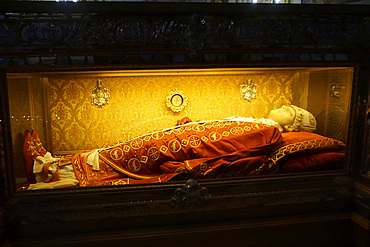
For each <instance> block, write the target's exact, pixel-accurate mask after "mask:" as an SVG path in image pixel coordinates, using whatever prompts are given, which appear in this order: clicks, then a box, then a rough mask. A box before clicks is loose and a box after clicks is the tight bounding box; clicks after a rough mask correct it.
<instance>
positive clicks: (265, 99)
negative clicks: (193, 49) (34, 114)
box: [49, 71, 294, 153]
mask: <svg viewBox="0 0 370 247" xmlns="http://www.w3.org/2000/svg"><path fill="white" fill-rule="evenodd" d="M98 78H99V79H100V80H101V81H102V82H103V85H104V87H105V88H108V89H109V90H110V92H111V97H110V99H109V104H108V105H105V106H104V108H97V107H95V106H92V105H91V98H90V95H91V89H93V88H94V87H95V86H96V81H97V79H98ZM248 79H252V80H253V81H254V82H255V83H256V84H257V85H258V97H257V99H255V100H253V101H251V102H244V101H243V100H242V99H241V95H240V85H242V84H243V83H244V82H245V81H247V80H248ZM293 80H294V72H268V73H266V72H263V73H262V72H256V73H248V74H245V73H244V74H243V73H236V74H232V73H231V72H230V71H228V73H225V74H222V73H215V74H211V73H204V74H201V73H198V74H196V75H192V74H191V73H187V74H184V73H178V72H173V73H172V72H167V73H166V74H163V75H162V74H160V73H159V74H155V75H151V76H142V75H140V73H136V74H134V75H126V76H117V75H115V76H110V74H109V73H107V74H104V75H102V76H99V77H97V76H87V75H85V74H82V75H73V74H70V75H64V76H49V85H50V87H49V95H50V96H49V102H50V113H51V134H52V147H53V150H51V151H52V152H53V153H63V152H64V151H67V152H68V151H76V150H89V149H94V148H100V147H103V146H107V145H111V144H113V143H117V142H122V141H124V140H129V139H131V138H134V137H135V136H138V135H142V134H145V133H150V132H153V131H157V130H160V129H164V128H168V127H171V126H174V125H175V124H176V122H177V121H178V120H179V119H181V118H183V117H186V116H188V117H190V118H191V119H193V120H194V121H198V120H214V119H223V118H226V117H230V116H245V117H256V118H262V117H267V115H268V112H269V111H270V110H271V109H274V108H278V107H280V106H281V105H283V104H290V103H291V102H292V99H293V94H292V84H293ZM174 89H178V90H181V91H183V92H184V94H185V95H186V96H187V97H188V105H187V106H186V108H185V109H184V110H183V111H181V112H179V113H174V112H173V111H172V110H171V109H169V108H168V107H167V106H166V97H167V96H168V93H169V92H171V91H172V90H174Z"/></svg>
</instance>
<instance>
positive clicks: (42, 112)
mask: <svg viewBox="0 0 370 247" xmlns="http://www.w3.org/2000/svg"><path fill="white" fill-rule="evenodd" d="M352 77H353V68H350V67H330V68H328V67H322V68H259V69H257V68H253V69H248V68H245V69H241V68H237V69H197V70H190V69H181V70H140V71H139V70H137V71H134V70H133V71H107V72H99V71H90V72H63V73H62V72H59V73H58V72H53V73H32V74H25V73H9V74H8V94H9V105H10V115H11V128H12V138H13V148H14V157H13V159H14V160H13V162H14V164H13V166H14V171H15V177H16V181H17V187H21V186H22V185H24V186H25V187H27V186H28V184H24V183H26V182H27V180H29V176H30V174H29V172H30V166H29V165H28V166H27V157H23V153H24V151H25V150H28V151H30V150H31V151H32V147H30V145H28V146H24V143H26V144H27V142H25V139H26V138H27V136H26V134H27V133H28V132H30V133H32V131H33V130H36V131H37V133H38V137H39V139H40V143H35V146H34V147H35V148H36V149H35V150H36V151H37V148H40V146H37V145H41V144H42V146H43V147H44V148H45V149H46V150H47V151H49V152H50V153H51V154H52V155H54V158H55V157H57V158H58V159H59V158H61V157H64V155H69V154H76V153H79V152H82V151H91V150H95V149H100V148H103V147H107V146H110V147H111V146H112V145H113V144H116V143H124V144H125V145H122V146H121V147H120V149H119V150H118V151H117V150H116V152H115V153H114V155H113V154H112V153H111V154H110V155H111V157H113V158H117V159H118V158H120V159H121V160H123V161H124V160H125V158H124V157H123V156H122V155H123V154H124V153H125V152H126V151H127V152H129V151H128V150H131V151H132V152H133V153H132V155H133V156H132V157H130V158H127V157H126V159H127V160H126V161H125V162H126V163H127V164H126V165H127V166H126V168H127V169H130V170H131V171H129V172H126V173H125V176H124V177H130V176H131V177H130V179H132V178H133V179H134V180H138V179H139V180H140V178H138V177H137V176H136V175H135V174H136V173H135V172H137V169H139V168H142V167H144V166H145V165H147V164H148V160H150V159H152V160H155V152H154V151H157V154H162V153H163V154H164V153H165V152H167V151H168V150H170V151H171V150H172V151H174V152H175V151H177V148H180V147H186V146H187V144H189V143H190V141H191V140H190V139H189V138H190V134H188V136H187V137H186V138H187V139H186V140H181V142H179V143H180V144H181V145H182V146H181V145H179V146H178V147H177V146H176V143H172V146H171V145H170V142H171V140H170V139H168V140H167V141H168V145H167V146H166V147H162V146H163V145H162V146H161V147H157V149H155V150H154V149H151V147H152V146H153V147H154V146H155V143H154V142H155V140H156V138H155V136H157V137H159V136H160V135H162V133H167V134H168V136H170V133H169V132H158V131H160V130H163V129H172V130H173V129H175V128H174V127H175V126H176V125H177V124H179V123H185V122H186V121H185V120H186V119H185V118H186V117H188V118H189V119H190V120H191V121H193V122H198V121H207V122H211V121H213V120H217V121H218V120H222V121H224V120H225V119H226V118H230V117H243V118H252V120H248V121H256V120H258V121H260V119H269V118H271V117H270V115H269V113H270V111H271V110H273V109H277V108H280V107H282V106H283V105H288V106H289V105H291V104H293V105H295V106H298V107H300V108H302V109H306V110H308V111H309V112H311V113H312V114H313V115H314V116H315V118H316V122H317V127H316V131H315V133H317V134H319V135H322V136H323V137H331V138H334V139H335V140H338V141H341V142H344V143H345V142H346V141H347V130H348V122H349V112H350V101H351V91H352V79H353V78H352ZM175 99H176V100H175ZM172 101H173V102H172ZM97 102H99V103H97ZM179 104H180V105H179ZM293 109H294V110H295V113H294V114H295V116H298V114H299V113H300V110H298V108H297V109H296V108H293ZM304 116H306V117H307V119H305V118H304V117H302V118H300V119H299V118H296V119H298V120H299V121H303V122H304V121H306V120H307V121H308V120H310V119H309V118H308V116H309V115H304ZM184 119H185V120H184ZM298 120H297V121H298ZM184 121H185V122H184ZM238 121H239V120H238ZM243 121H245V120H244V119H243ZM258 123H261V122H258ZM203 124H204V123H203ZM263 124H265V122H264V123H263ZM299 124H300V123H298V126H299ZM204 126H205V125H204ZM263 126H265V125H263ZM282 126H283V125H282ZM283 127H284V126H283ZM177 128H179V127H177ZM197 128H200V127H197ZM243 128H244V129H243V130H241V131H242V132H245V131H247V129H248V128H249V127H247V126H245V127H243ZM180 129H181V128H180ZM234 130H235V129H234ZM286 130H288V128H286ZM299 130H300V129H299ZM184 131H187V130H186V129H185V127H184ZM192 131H195V130H194V129H193V130H192ZM210 132H211V131H210ZM152 133H154V135H151V134H152ZM158 133H160V134H158ZM171 133H172V132H171ZM185 133H186V132H185ZM189 133H190V132H189ZM227 133H229V134H230V133H231V134H235V135H236V134H237V133H236V132H232V131H230V132H227V131H226V132H225V131H224V132H222V133H221V134H220V137H225V138H226V137H228V134H227ZM193 134H194V133H193ZM218 134H219V133H218ZM216 135H217V133H215V135H213V136H212V135H211V133H209V135H208V134H207V135H206V136H202V137H200V138H199V140H198V141H199V142H200V143H202V142H203V143H207V142H209V143H211V141H212V137H215V136H216ZM163 136H164V134H163ZM199 136H200V135H199ZM137 137H140V138H137ZM164 137H165V136H164ZM145 138H147V139H145ZM202 138H203V139H202ZM35 139H36V137H35V136H34V138H33V140H35ZM149 139H151V140H153V141H154V142H153V143H152V144H150V145H152V146H150V145H149V146H145V145H144V146H143V145H141V144H142V143H141V144H140V143H139V142H136V144H138V146H135V145H136V144H135V145H134V142H133V140H144V141H147V140H148V141H149ZM179 140H180V139H179ZM210 140H211V141H210ZM182 141H183V142H182ZM192 141H196V140H192ZM126 144H129V145H126ZM139 144H140V145H139ZM144 144H145V143H144ZM189 145H190V144H189ZM207 145H208V144H207ZM139 146H140V147H142V150H140V149H139ZM136 147H138V148H137V149H136ZM24 148H25V149H24ZM161 148H162V149H161ZM171 148H173V149H171ZM207 148H209V147H207ZM126 149H127V150H126ZM144 149H145V150H144ZM165 149H166V150H165ZM175 149H176V150H175ZM100 150H101V149H100ZM143 150H144V151H143ZM38 151H39V153H40V150H39V149H38ZM131 151H130V152H131ZM149 151H153V152H154V153H153V152H149ZM172 151H171V152H172ZM140 152H141V153H140ZM143 152H144V153H145V155H144V154H143ZM159 152H161V153H159ZM112 155H113V156H112ZM153 155H154V156H153ZM225 155H227V154H226V153H225ZM25 158H26V159H25ZM68 158H69V159H70V157H68ZM172 161H173V160H172ZM172 161H171V162H172ZM179 161H180V160H179ZM181 161H183V160H181ZM32 162H33V161H32ZM102 162H103V161H102V159H100V163H99V162H98V164H97V165H98V166H99V165H100V168H99V169H101V168H102V167H105V168H106V169H107V170H105V171H104V172H105V175H104V176H105V178H104V179H106V180H107V181H108V180H109V176H111V177H110V178H118V177H117V175H116V172H117V170H119V168H117V167H116V166H115V165H114V164H111V163H110V162H108V161H107V162H106V163H107V164H108V165H106V166H105V165H103V164H102ZM130 162H131V163H130ZM103 163H104V162H103ZM185 163H186V162H185ZM205 163H206V162H205ZM201 164H203V163H201ZM201 164H199V165H200V166H201ZM32 165H33V164H31V166H32ZM59 165H60V164H59ZM160 165H161V164H160ZM62 166H63V167H64V164H61V166H60V167H57V168H55V169H56V170H58V169H61V168H62ZM140 166H141V167H140ZM27 167H28V168H27ZM86 167H87V168H88V169H90V172H92V173H91V174H95V173H94V172H93V171H91V169H93V165H92V164H90V165H86ZM74 168H75V171H76V167H74ZM136 168H137V169H136ZM198 168H199V167H198ZM336 168H338V167H336ZM27 169H28V170H27ZM40 169H41V170H42V168H40ZM50 169H51V170H52V168H50ZM161 169H162V168H161ZM199 169H200V170H199V172H201V168H199ZM322 169H326V167H324V168H319V169H318V170H322ZM330 169H331V168H330ZM31 170H32V169H31ZM154 170H155V172H154V177H156V178H158V177H159V179H157V180H156V181H154V180H151V179H149V180H145V179H144V180H143V181H144V182H145V181H147V182H153V181H154V182H158V181H161V179H162V177H161V176H160V175H158V170H159V167H157V168H156V169H154ZM180 170H181V169H180ZM180 170H178V171H180ZM206 170H207V169H206ZM71 171H72V170H71ZM304 171H305V170H304ZM27 172H28V173H27ZM130 172H132V173H134V175H133V177H132V173H130ZM276 172H277V171H276V170H274V171H271V172H267V173H265V174H263V175H270V174H276ZM279 172H281V171H279ZM31 173H32V172H31ZM51 173H52V172H51ZM91 174H90V175H91ZM250 174H251V175H252V173H250ZM31 175H32V174H31ZM49 175H50V174H49ZM95 175H96V174H95ZM203 175H204V174H202V176H203ZM224 175H225V174H224ZM229 175H230V176H232V175H233V174H231V173H230V174H228V176H229ZM233 176H239V175H238V174H234V175H233ZM27 177H28V179H27ZM148 177H149V178H152V177H153V176H151V175H148V176H146V178H148ZM216 177H217V176H216ZM119 178H122V176H120V177H119ZM48 179H51V178H50V177H49V178H48ZM134 180H132V181H131V180H130V181H128V180H125V181H123V180H122V179H121V180H119V181H118V180H115V181H116V182H117V184H119V183H131V182H135V181H134ZM80 181H81V180H80ZM49 184H53V183H49ZM77 184H78V183H77ZM77 184H75V185H74V186H76V185H77ZM110 184H114V183H110ZM80 185H81V184H80ZM85 185H86V184H85ZM87 185H92V184H87ZM99 185H102V184H101V183H100V184H99Z"/></svg>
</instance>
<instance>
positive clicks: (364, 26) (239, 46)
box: [0, 4, 370, 65]
mask: <svg viewBox="0 0 370 247" xmlns="http://www.w3.org/2000/svg"><path fill="white" fill-rule="evenodd" d="M34 6H37V5H36V4H35V5H34ZM244 7H246V6H243V5H239V6H238V7H237V8H244ZM220 8H222V6H221V5H220ZM69 11H71V13H70V14H63V13H39V11H38V10H37V11H36V10H35V12H30V13H26V14H17V13H14V12H13V13H11V12H5V11H4V13H3V14H1V15H0V57H1V55H6V56H7V57H14V58H15V57H17V58H18V59H9V60H3V61H2V63H3V64H4V63H10V64H11V63H16V64H21V65H23V64H25V65H27V64H28V63H32V61H29V60H27V59H26V58H27V57H29V56H31V57H32V56H36V58H38V57H39V58H40V60H42V58H44V57H48V56H50V57H54V58H55V57H59V56H68V59H64V60H61V59H59V60H58V59H56V61H55V62H54V63H58V64H60V65H63V64H67V65H68V64H75V63H76V61H74V59H75V58H74V56H75V54H76V52H78V53H83V54H84V55H87V54H91V53H92V52H93V54H94V57H93V59H87V60H88V62H90V63H93V64H101V63H103V62H107V61H108V62H112V61H114V63H118V64H126V63H128V62H129V63H131V64H132V61H135V62H136V63H142V62H148V61H154V62H156V61H157V60H158V59H159V57H160V59H161V61H163V62H178V60H176V58H173V57H172V56H166V55H167V54H171V55H173V54H177V55H182V56H183V58H182V59H181V61H187V60H192V62H194V61H203V60H206V61H209V60H210V59H213V60H214V61H222V60H223V59H225V58H224V57H225V55H227V56H228V57H227V59H228V61H233V60H235V61H238V62H239V61H251V60H253V61H255V60H256V59H257V60H261V61H264V60H271V59H272V58H271V53H270V56H265V54H264V53H265V51H264V50H263V49H269V51H270V52H271V49H272V51H273V53H275V54H276V55H275V56H273V59H274V60H284V61H286V60H288V61H297V60H298V61H307V60H309V61H311V60H312V55H315V54H319V55H322V54H324V53H327V52H328V48H335V47H344V48H346V49H349V48H351V47H352V48H355V49H357V48H358V47H361V46H363V47H368V40H369V38H370V31H369V30H370V29H369V28H368V27H369V21H368V18H369V17H368V15H365V14H358V15H357V16H356V17H355V16H354V15H346V14H342V15H330V14H318V15H315V16H311V15H304V14H301V15H300V14H289V15H286V16H276V15H272V14H268V13H267V14H263V15H262V14H258V13H256V12H255V13H251V12H250V14H249V15H238V14H233V11H236V10H235V9H233V11H231V12H230V13H229V14H225V15H223V16H218V15H216V14H212V12H210V13H208V12H205V11H204V9H202V8H200V9H199V11H197V13H195V12H187V13H183V14H181V15H176V14H167V15H156V14H146V15H141V14H140V11H137V12H136V13H130V14H126V15H120V14H119V13H116V14H109V13H79V12H78V9H76V10H75V11H74V10H73V8H72V10H69ZM36 12H37V13H36ZM343 19H346V21H345V22H344V21H341V20H343ZM282 49H284V50H286V49H289V53H290V55H289V56H283V54H286V52H283V50H282ZM307 49H308V51H307ZM364 49H365V48H364ZM138 51H140V52H139V53H140V54H142V53H143V54H145V55H146V56H145V58H144V57H143V56H139V55H138V54H139V53H138ZM25 52H26V53H27V55H25ZM313 52H314V53H315V54H311V53H313ZM256 53H262V54H264V55H262V56H260V57H258V56H255V54H256ZM102 54H103V55H102ZM109 54H111V55H109ZM128 54H131V55H128ZM134 54H136V55H134ZM292 54H301V55H298V56H293V55H292ZM117 56H121V58H117ZM331 57H332V58H333V59H334V60H337V59H338V60H339V58H337V56H335V54H334V55H333V56H331ZM340 59H341V60H343V57H342V58H340ZM347 59H348V57H347ZM33 61H37V59H33ZM315 61H325V56H315ZM54 63H53V64H54Z"/></svg>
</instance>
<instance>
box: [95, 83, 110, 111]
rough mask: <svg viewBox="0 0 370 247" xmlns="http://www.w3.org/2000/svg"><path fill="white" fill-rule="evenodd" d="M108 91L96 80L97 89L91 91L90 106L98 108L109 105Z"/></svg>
mask: <svg viewBox="0 0 370 247" xmlns="http://www.w3.org/2000/svg"><path fill="white" fill-rule="evenodd" d="M109 98H110V91H109V89H108V88H105V87H103V82H102V81H101V80H100V79H98V82H97V87H96V88H94V89H93V90H91V104H92V105H96V106H98V107H99V108H103V107H104V105H107V104H109Z"/></svg>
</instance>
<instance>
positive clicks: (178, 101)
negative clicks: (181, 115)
mask: <svg viewBox="0 0 370 247" xmlns="http://www.w3.org/2000/svg"><path fill="white" fill-rule="evenodd" d="M187 104H188V98H187V97H186V96H184V93H183V92H182V91H178V90H175V91H172V92H171V93H170V95H169V96H167V102H166V105H167V106H168V107H169V108H170V109H171V110H172V111H174V112H180V111H182V110H184V108H185V106H186V105H187Z"/></svg>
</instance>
